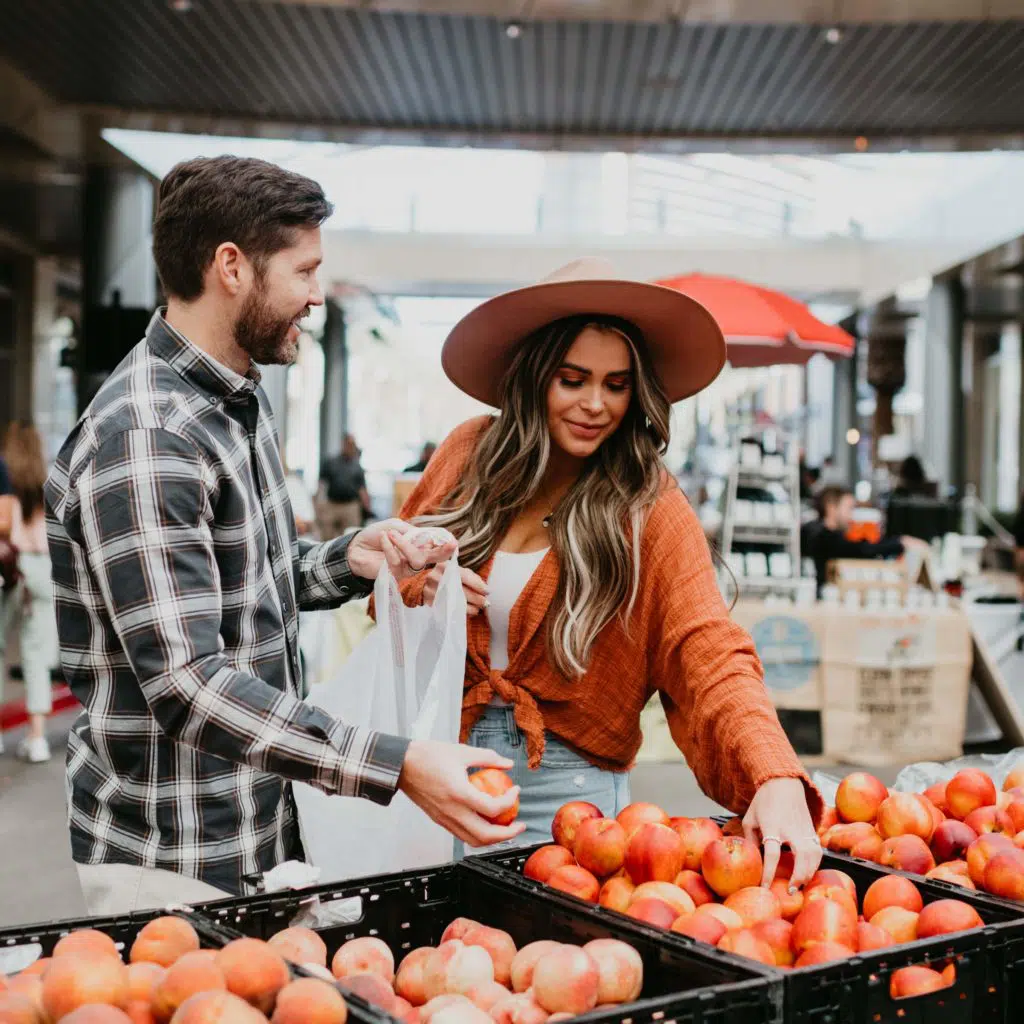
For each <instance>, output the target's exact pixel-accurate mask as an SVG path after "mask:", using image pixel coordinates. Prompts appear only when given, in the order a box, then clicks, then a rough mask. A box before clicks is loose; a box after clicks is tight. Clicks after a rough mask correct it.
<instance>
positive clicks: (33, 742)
mask: <svg viewBox="0 0 1024 1024" xmlns="http://www.w3.org/2000/svg"><path fill="white" fill-rule="evenodd" d="M18 755H19V756H20V757H23V758H24V759H25V760H26V761H28V762H29V763H30V764H42V763H43V762H44V761H49V760H50V744H49V743H48V742H47V740H46V737H45V736H36V737H35V738H33V739H23V740H22V741H21V743H20V744H19V746H18Z"/></svg>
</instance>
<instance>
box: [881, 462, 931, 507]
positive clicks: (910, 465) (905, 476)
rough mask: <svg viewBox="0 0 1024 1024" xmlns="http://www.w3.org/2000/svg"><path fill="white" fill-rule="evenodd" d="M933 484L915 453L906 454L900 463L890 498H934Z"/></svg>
mask: <svg viewBox="0 0 1024 1024" xmlns="http://www.w3.org/2000/svg"><path fill="white" fill-rule="evenodd" d="M935 493H936V488H935V484H934V483H933V482H932V481H930V480H929V479H928V474H927V473H925V471H924V464H923V463H922V462H921V460H920V459H919V458H918V457H917V456H916V455H908V456H907V457H906V458H905V459H904V460H903V462H902V463H901V464H900V475H899V478H898V480H897V481H896V486H895V487H894V488H893V489H892V491H891V492H890V494H889V497H890V498H915V497H919V498H934V497H935Z"/></svg>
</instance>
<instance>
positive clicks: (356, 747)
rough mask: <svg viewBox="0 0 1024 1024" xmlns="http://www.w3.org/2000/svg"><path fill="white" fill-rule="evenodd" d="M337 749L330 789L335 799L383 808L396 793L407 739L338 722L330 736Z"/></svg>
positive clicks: (408, 742)
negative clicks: (345, 798)
mask: <svg viewBox="0 0 1024 1024" xmlns="http://www.w3.org/2000/svg"><path fill="white" fill-rule="evenodd" d="M331 741H332V742H333V743H334V744H335V746H337V747H338V748H339V750H340V755H341V759H340V762H339V764H338V766H337V771H336V774H335V778H334V782H333V785H332V786H331V789H333V791H334V792H335V793H336V794H337V795H338V796H354V797H359V798H361V799H363V800H370V801H371V802H373V803H375V804H381V805H382V806H387V805H388V804H390V803H391V801H392V799H393V798H394V795H395V793H396V792H397V790H398V781H399V779H400V778H401V775H402V768H403V767H404V765H405V755H406V752H407V751H408V749H409V744H410V742H411V740H409V739H407V738H406V737H404V736H392V735H390V734H389V733H384V732H375V731H374V730H372V729H362V728H359V727H358V726H355V727H353V726H347V725H345V724H343V723H341V722H339V723H338V726H337V728H336V729H334V730H333V732H332V734H331Z"/></svg>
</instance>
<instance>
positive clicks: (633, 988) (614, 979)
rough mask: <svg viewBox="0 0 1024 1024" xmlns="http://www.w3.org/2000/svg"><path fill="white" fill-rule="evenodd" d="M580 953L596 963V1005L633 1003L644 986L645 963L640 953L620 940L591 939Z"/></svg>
mask: <svg viewBox="0 0 1024 1024" xmlns="http://www.w3.org/2000/svg"><path fill="white" fill-rule="evenodd" d="M583 952H584V953H587V954H589V956H590V958H591V959H592V960H593V961H594V963H595V964H597V971H598V984H597V1002H598V1004H604V1005H621V1004H622V1003H632V1002H633V1001H634V1000H636V999H638V998H639V997H640V991H641V989H642V988H643V985H644V962H643V959H642V958H641V956H640V954H639V953H638V952H637V951H636V950H635V949H634V948H633V947H632V946H630V945H628V944H627V943H625V942H622V941H620V940H619V939H594V940H593V941H592V942H588V943H587V944H586V945H585V946H584V947H583Z"/></svg>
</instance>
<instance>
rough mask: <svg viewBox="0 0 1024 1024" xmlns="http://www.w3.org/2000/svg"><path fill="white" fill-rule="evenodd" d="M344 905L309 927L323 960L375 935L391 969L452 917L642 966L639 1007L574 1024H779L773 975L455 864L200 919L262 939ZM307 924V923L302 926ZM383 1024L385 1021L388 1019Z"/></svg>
mask: <svg viewBox="0 0 1024 1024" xmlns="http://www.w3.org/2000/svg"><path fill="white" fill-rule="evenodd" d="M343 901H348V907H346V908H345V909H347V910H349V911H350V917H351V921H350V922H349V923H345V924H341V925H336V926H331V927H317V926H316V925H315V924H314V925H312V927H314V928H316V930H317V931H318V932H319V934H320V936H321V938H323V939H324V941H325V942H326V943H327V949H328V954H329V956H333V955H334V952H335V951H336V950H337V949H338V948H339V947H340V946H341V945H342V944H343V943H345V942H347V941H348V940H349V939H353V938H357V937H358V936H363V935H374V936H377V937H379V938H381V939H383V940H384V941H385V942H387V943H388V945H390V946H391V949H392V951H393V952H394V954H395V960H396V963H397V962H398V961H399V960H400V959H401V958H402V957H403V956H404V955H405V954H406V953H407V952H409V951H410V950H412V949H415V948H417V947H419V946H436V945H437V944H438V943H439V942H440V939H441V935H442V933H443V932H444V930H445V928H446V927H447V926H448V925H449V924H450V923H451V922H452V921H453V920H454V919H455V918H457V917H468V918H472V919H473V920H476V921H479V922H481V923H482V924H486V925H490V926H491V927H495V928H501V929H503V930H504V931H507V932H508V933H509V934H510V935H511V936H512V938H513V939H514V940H515V943H516V945H517V946H518V947H520V948H521V947H522V946H524V945H526V944H527V943H529V942H532V941H534V940H536V939H547V938H550V939H555V940H557V941H562V942H569V943H575V944H580V945H581V944H584V943H586V942H589V941H590V940H591V939H596V938H617V939H622V940H623V941H625V942H628V943H629V944H630V945H632V946H634V947H635V948H636V950H637V951H638V952H639V953H640V955H641V956H642V957H643V961H644V997H645V998H644V999H643V1000H642V1001H639V1002H636V1003H631V1004H629V1005H628V1006H624V1007H619V1008H616V1009H615V1010H610V1011H609V1010H602V1011H599V1012H598V1011H595V1012H592V1013H589V1014H585V1015H584V1016H582V1017H580V1018H578V1019H579V1020H580V1021H581V1022H585V1024H598V1022H601V1024H619V1022H621V1024H654V1022H665V1024H769V1022H781V1021H782V1016H781V1012H782V986H781V984H780V980H779V978H778V972H774V971H771V970H768V969H765V968H762V967H761V965H758V964H752V963H751V962H750V961H745V962H744V961H740V960H739V959H738V958H734V957H729V956H727V955H725V954H723V953H720V952H719V951H718V950H714V949H711V948H710V947H707V946H704V947H699V948H698V947H696V946H693V947H685V946H683V945H681V944H675V945H673V944H666V943H665V942H663V941H662V939H661V937H660V935H658V934H657V933H656V932H655V931H654V930H653V929H650V928H647V927H645V926H643V925H641V924H639V923H638V922H633V921H631V920H630V919H628V918H623V917H619V916H618V915H616V916H615V917H614V918H612V917H605V918H601V917H598V916H596V915H594V914H592V913H590V912H589V911H588V909H587V908H586V907H585V906H581V905H579V904H578V902H577V901H576V900H572V899H570V898H568V897H566V898H564V899H559V898H558V894H554V896H552V894H550V893H549V892H543V893H541V892H538V891H537V890H536V888H535V887H534V886H533V884H532V883H531V882H527V881H524V880H522V879H517V878H513V877H509V876H503V875H501V874H497V873H493V872H487V871H480V870H478V869H476V868H475V867H473V866H472V865H468V864H452V865H445V866H443V867H439V868H433V869H430V870H426V871H413V872H407V873H404V874H399V875H387V876H380V877H377V878H366V879H360V880H359V881H356V882H350V883H337V884H334V885H325V886H319V887H317V888H314V889H304V890H299V891H294V892H287V893H274V894H270V895H263V896H252V897H243V898H241V899H237V900H230V901H219V902H217V903H209V904H205V905H204V906H203V907H201V908H200V909H201V911H202V912H203V914H204V915H205V916H208V917H211V918H212V919H214V920H216V921H217V922H218V923H220V924H221V925H223V926H224V927H226V928H230V929H232V930H237V931H238V932H239V933H241V934H245V935H250V936H254V937H256V938H263V939H267V938H270V936H271V935H274V934H275V933H277V932H279V931H281V930H282V929H284V928H287V927H288V926H289V925H290V924H291V923H292V922H293V920H294V919H295V917H296V915H297V914H299V913H300V912H301V911H302V910H303V909H304V908H306V907H307V906H308V905H310V904H313V903H316V902H319V903H320V904H321V906H324V905H329V904H336V903H341V902H343ZM303 923H305V922H303ZM387 1019H388V1020H389V1021H391V1020H392V1018H390V1017H388V1018H387Z"/></svg>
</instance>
